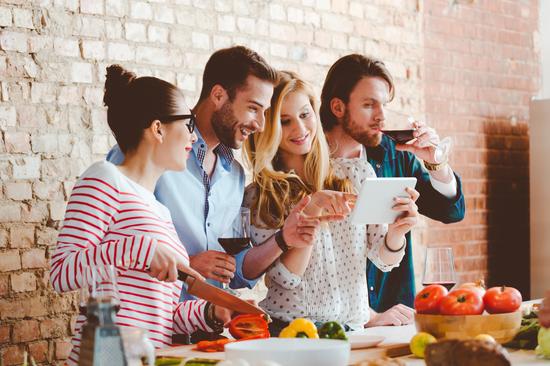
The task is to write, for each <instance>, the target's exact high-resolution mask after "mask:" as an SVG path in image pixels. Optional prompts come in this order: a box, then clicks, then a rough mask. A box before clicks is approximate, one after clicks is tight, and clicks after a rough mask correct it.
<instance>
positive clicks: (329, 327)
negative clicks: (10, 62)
mask: <svg viewBox="0 0 550 366" xmlns="http://www.w3.org/2000/svg"><path fill="white" fill-rule="evenodd" d="M319 338H326V339H342V340H347V339H348V337H347V336H346V332H345V331H344V328H342V326H341V325H340V323H338V322H326V323H324V324H323V325H322V326H321V328H319Z"/></svg>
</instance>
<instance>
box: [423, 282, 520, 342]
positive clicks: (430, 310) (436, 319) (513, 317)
mask: <svg viewBox="0 0 550 366" xmlns="http://www.w3.org/2000/svg"><path fill="white" fill-rule="evenodd" d="M521 301H522V298H521V293H520V292H519V291H518V290H516V289H515V288H513V287H508V286H497V287H492V288H490V289H487V290H485V288H484V287H483V286H482V285H481V284H479V283H478V284H474V283H468V284H464V285H461V286H458V287H457V288H456V289H454V290H452V291H450V292H449V291H447V289H446V288H445V287H443V286H441V285H429V286H427V287H425V288H424V289H423V290H422V291H420V292H419V293H418V294H417V295H416V298H415V301H414V307H415V310H416V314H415V324H416V329H417V330H418V331H419V332H427V333H430V334H432V335H433V336H434V337H436V338H452V339H468V338H473V337H475V336H477V335H479V334H489V335H491V336H492V337H493V338H495V340H496V341H498V342H500V343H506V342H508V341H510V340H511V339H512V338H513V337H514V336H515V335H516V333H517V332H518V331H519V328H520V326H521V316H522V314H521V311H520V306H521Z"/></svg>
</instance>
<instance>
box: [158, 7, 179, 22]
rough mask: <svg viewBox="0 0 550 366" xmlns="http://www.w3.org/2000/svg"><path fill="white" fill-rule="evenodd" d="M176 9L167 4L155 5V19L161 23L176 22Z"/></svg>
mask: <svg viewBox="0 0 550 366" xmlns="http://www.w3.org/2000/svg"><path fill="white" fill-rule="evenodd" d="M174 11H175V10H174V9H173V8H170V7H167V6H165V5H161V6H156V7H155V20H156V21H157V22H161V23H168V24H174V23H175V21H176V19H175V17H174Z"/></svg>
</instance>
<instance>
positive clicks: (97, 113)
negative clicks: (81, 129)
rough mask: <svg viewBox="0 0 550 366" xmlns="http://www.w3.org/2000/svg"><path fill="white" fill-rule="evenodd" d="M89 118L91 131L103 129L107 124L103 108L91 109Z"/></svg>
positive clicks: (98, 131)
mask: <svg viewBox="0 0 550 366" xmlns="http://www.w3.org/2000/svg"><path fill="white" fill-rule="evenodd" d="M90 120H91V123H92V131H94V132H97V133H101V132H104V131H105V126H107V113H105V110H104V109H103V108H94V109H92V111H91V115H90Z"/></svg>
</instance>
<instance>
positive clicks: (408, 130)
mask: <svg viewBox="0 0 550 366" xmlns="http://www.w3.org/2000/svg"><path fill="white" fill-rule="evenodd" d="M387 115H388V116H387V119H388V120H392V123H391V124H392V126H393V127H394V128H395V129H384V130H382V133H383V134H385V135H388V137H389V138H391V139H392V140H394V141H395V142H396V143H398V144H405V143H408V142H409V141H412V140H414V136H413V133H414V131H415V129H414V128H413V126H412V125H413V123H414V122H415V121H416V119H415V118H414V117H412V116H410V115H407V114H405V113H403V112H398V111H393V110H387ZM426 143H427V144H428V145H430V146H432V147H434V148H435V152H434V159H435V162H436V163H442V162H444V161H445V160H446V159H447V157H448V156H449V153H450V152H451V147H452V140H451V138H450V137H448V136H447V137H445V138H443V139H441V140H439V141H437V142H434V141H427V142H426Z"/></svg>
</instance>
